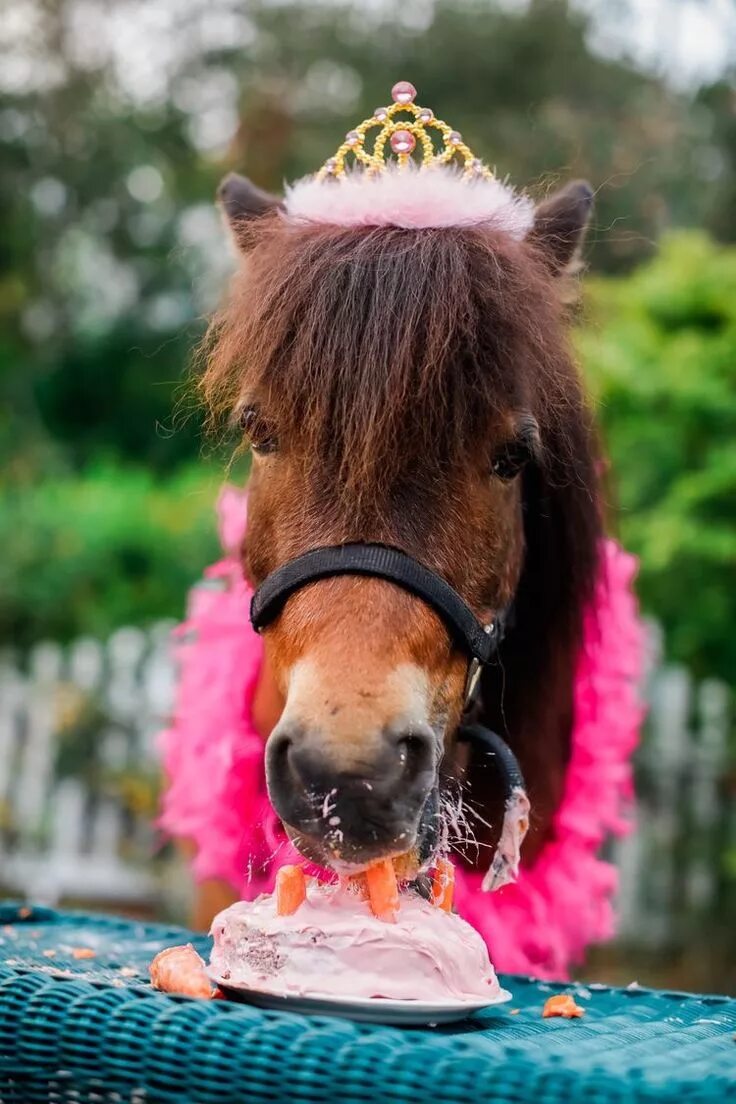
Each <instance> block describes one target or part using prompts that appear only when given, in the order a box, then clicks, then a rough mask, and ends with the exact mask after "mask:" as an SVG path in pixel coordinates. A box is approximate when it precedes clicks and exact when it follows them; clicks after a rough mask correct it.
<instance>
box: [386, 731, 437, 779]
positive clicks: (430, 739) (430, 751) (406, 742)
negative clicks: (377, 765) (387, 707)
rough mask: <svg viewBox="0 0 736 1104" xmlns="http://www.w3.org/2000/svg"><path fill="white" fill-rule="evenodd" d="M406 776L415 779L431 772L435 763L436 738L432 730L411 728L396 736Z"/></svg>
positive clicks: (400, 759) (400, 760)
mask: <svg viewBox="0 0 736 1104" xmlns="http://www.w3.org/2000/svg"><path fill="white" fill-rule="evenodd" d="M394 740H395V743H396V748H397V751H398V756H399V762H400V763H401V765H402V767H403V771H404V774H407V775H409V776H410V777H413V776H414V775H416V774H420V773H421V772H422V771H425V770H429V769H431V768H432V767H433V766H434V761H435V738H434V733H433V732H432V730H431V729H430V728H424V727H421V728H416V727H415V728H411V729H407V730H406V731H404V732H400V733H398V734H394Z"/></svg>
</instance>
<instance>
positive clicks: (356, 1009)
mask: <svg viewBox="0 0 736 1104" xmlns="http://www.w3.org/2000/svg"><path fill="white" fill-rule="evenodd" d="M211 976H212V975H211ZM212 980H213V981H214V982H215V983H216V984H217V985H219V987H220V988H221V989H222V990H223V992H225V993H226V994H227V996H228V997H231V998H233V999H234V1000H239V1001H243V1002H245V1003H246V1004H254V1005H256V1007H257V1008H270V1009H276V1010H277V1011H280V1012H303V1013H305V1014H306V1015H309V1016H342V1017H343V1018H344V1019H346V1020H360V1021H362V1022H363V1023H380V1024H393V1025H397V1026H398V1025H402V1024H403V1025H404V1026H407V1027H409V1026H413V1027H426V1026H432V1027H433V1026H434V1025H435V1024H447V1023H456V1022H457V1021H458V1020H465V1019H467V1018H468V1016H472V1015H473V1013H475V1012H482V1011H483V1010H484V1009H485V1008H492V1007H493V1006H494V1005H496V1004H505V1003H506V1001H510V1000H511V994H510V993H508V992H507V991H506V990H505V989H501V990H500V991H499V992H498V993H497V995H496V996H495V997H494V998H493V999H492V1000H477V1001H442V1002H431V1001H418V1000H417V1001H412V1000H388V999H386V998H384V997H371V998H361V999H356V1000H352V999H350V998H349V997H299V996H295V995H292V994H285V995H284V994H281V993H264V992H262V991H261V990H258V989H245V988H241V987H239V986H232V985H228V983H227V982H223V981H221V980H220V979H219V978H217V977H214V976H212Z"/></svg>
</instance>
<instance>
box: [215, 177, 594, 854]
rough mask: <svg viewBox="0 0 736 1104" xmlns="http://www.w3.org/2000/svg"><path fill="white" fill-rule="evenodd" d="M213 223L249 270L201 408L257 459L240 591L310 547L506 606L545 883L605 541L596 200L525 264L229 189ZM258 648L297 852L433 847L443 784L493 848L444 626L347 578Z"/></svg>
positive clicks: (562, 213) (457, 655)
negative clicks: (429, 838) (545, 855)
mask: <svg viewBox="0 0 736 1104" xmlns="http://www.w3.org/2000/svg"><path fill="white" fill-rule="evenodd" d="M220 199H221V202H222V205H223V208H224V211H225V213H226V216H227V218H228V221H229V223H230V226H231V228H232V232H233V234H234V236H235V239H236V241H237V243H238V245H239V247H240V250H241V255H242V264H241V266H240V270H239V271H238V273H237V274H236V276H235V278H234V281H233V285H232V290H231V294H230V297H229V301H228V302H227V304H226V306H225V308H224V310H223V311H222V312H221V314H220V315H219V316H218V317H217V318H216V319H215V320H214V321H213V324H212V327H211V331H210V340H209V346H208V362H207V366H206V370H205V372H204V376H203V379H202V389H203V393H204V396H205V399H206V401H207V403H208V404H209V406H210V408H211V410H212V411H213V413H214V414H216V415H220V414H223V413H225V414H227V415H229V416H230V415H232V416H234V417H235V418H236V419H237V421H238V423H239V425H240V426H242V432H243V433H244V435H245V436H246V438H247V441H248V442H249V443H250V446H251V448H252V450H253V471H252V475H251V480H250V487H249V521H248V537H247V545H246V548H245V550H244V569H245V572H246V574H247V576H248V578H249V579H250V580H251V581H252V582H253V584H254V585H257V584H259V583H260V582H261V581H262V580H263V579H264V578H265V577H266V576H267V575H268V574H269V573H270V572H272V571H273V570H274V569H275V568H276V567H278V566H279V565H281V564H283V563H285V562H286V561H288V560H290V559H291V558H293V557H295V556H297V555H299V554H300V553H303V552H305V551H307V550H308V549H311V548H315V547H318V546H323V545H334V544H339V543H342V542H349V541H372V542H381V543H384V544H388V545H392V546H394V547H397V548H399V549H402V550H404V551H405V552H407V553H408V554H409V555H411V556H412V557H414V558H415V559H417V560H419V561H421V562H422V563H424V564H426V565H427V566H428V567H430V568H431V569H433V570H434V571H435V572H437V573H438V574H440V575H441V576H443V577H444V579H446V580H447V581H448V582H449V583H451V584H452V586H453V587H455V589H456V590H457V591H459V593H460V594H461V595H462V596H463V598H464V599H465V600H466V602H467V603H468V604H469V605H470V606H471V607H472V609H473V610H474V611H475V612H476V614H477V615H478V616H479V617H480V618H482V619H483V620H485V621H487V620H488V619H489V618H490V617H492V616H493V615H494V613H495V612H496V611H498V610H499V609H501V608H503V607H505V606H506V605H508V604H509V603H511V602H512V601H513V619H512V623H511V625H510V627H509V629H508V631H507V634H506V638H505V640H504V642H503V644H502V647H501V649H500V652H499V654H498V657H497V660H496V662H495V663H494V664H493V665H492V666H490V667H488V668H486V669H485V671H484V674H483V677H482V686H481V697H480V703H479V705H478V707H477V708H478V711H479V719H481V720H482V721H483V722H484V723H485V724H487V725H488V726H489V727H490V728H492V729H494V730H495V731H497V732H499V733H500V734H501V735H502V736H504V738H505V739H506V740H507V741H508V742H509V744H510V745H511V747H512V748H513V749H514V751H515V752H516V754H517V756H518V758H519V760H520V762H521V765H522V768H523V770H524V773H525V776H526V780H527V785H528V791H529V795H530V798H531V802H532V809H533V816H532V824H531V831H530V834H529V837H528V843H527V847H526V855H525V861H526V862H527V863H533V862H534V859H535V856H536V855H537V854H538V852H539V849H540V847H541V845H542V844H543V843H544V841H545V839H546V838H547V837H548V834H549V832H550V830H551V819H552V816H553V813H554V810H555V808H556V806H557V805H558V802H559V801H560V797H561V791H562V785H563V781H564V775H565V768H566V764H567V761H568V757H569V751H570V731H571V723H572V685H573V674H574V668H575V661H576V653H577V650H578V646H579V641H580V634H581V622H582V613H583V609H584V607H585V605H586V603H587V602H588V600H589V598H590V596H591V592H592V588H593V584H594V581H595V578H596V572H597V565H598V554H599V543H600V542H599V537H600V531H601V517H600V500H599V488H598V481H597V472H598V458H597V450H596V440H595V434H594V432H593V428H592V423H591V417H590V415H589V412H588V410H587V408H586V405H585V399H584V396H583V393H582V389H581V383H580V380H579V377H578V373H577V371H576V368H575V366H574V364H573V361H572V358H571V355H570V350H569V347H568V343H567V339H566V335H565V317H564V314H565V308H564V306H563V299H564V298H565V297H564V296H563V295H562V294H561V289H562V285H563V283H564V277H565V275H566V274H567V273H568V272H569V271H570V269H571V267H573V266H574V264H575V262H576V258H577V255H578V251H579V247H580V244H581V241H582V238H583V235H584V232H585V227H586V224H587V222H588V218H589V214H590V209H591V204H592V192H591V189H590V188H589V186H588V185H587V184H585V183H582V182H576V183H572V184H569V185H568V186H567V187H566V188H564V189H563V190H562V191H560V192H559V193H557V194H556V195H554V196H552V197H551V198H548V199H547V200H545V201H544V202H542V203H541V204H540V205H539V206H538V207H537V209H536V214H535V220H534V225H533V228H532V230H531V232H530V233H529V235H528V236H527V238H526V240H524V241H515V240H512V238H511V237H510V236H507V235H505V234H504V233H503V232H502V231H500V230H496V231H493V230H491V229H488V228H483V227H479V226H472V227H463V228H460V227H450V228H439V229H400V228H397V227H391V226H376V227H354V226H353V227H344V226H336V225H334V226H333V225H328V224H325V223H309V222H306V221H302V222H298V221H293V220H289V219H287V218H284V217H283V216H282V214H281V211H280V203H279V200H277V199H276V198H275V197H272V196H269V195H267V194H266V193H264V192H262V191H260V190H259V189H257V188H255V187H254V186H253V185H252V184H251V183H250V182H249V181H247V180H245V179H243V178H242V177H236V176H230V177H228V178H227V179H226V180H225V181H224V183H223V185H222V188H221V191H220ZM264 644H265V657H266V660H265V668H264V670H265V672H266V674H265V676H264V681H263V683H262V686H261V689H260V693H259V703H260V705H259V708H260V712H261V715H262V716H265V719H264V720H263V721H262V724H263V727H264V728H266V729H267V730H270V729H271V727H272V726H273V731H272V732H271V734H270V736H269V738H268V741H267V744H266V768H267V778H268V785H269V792H270V795H271V799H272V801H273V804H274V806H275V808H276V811H277V812H278V814H279V816H280V817H281V818H282V819H283V821H284V823H285V825H286V826H287V829H288V831H289V833H290V835H291V836H292V838H293V839H294V840H295V842H296V843H297V845H298V847H299V848H300V849H301V850H302V852H303V853H305V854H306V855H308V856H310V857H312V858H314V859H316V860H318V861H320V862H322V863H326V864H332V865H335V863H336V862H338V863H339V862H344V863H349V864H353V865H358V866H359V865H361V864H365V863H367V862H369V861H372V860H374V859H375V858H377V857H382V856H388V855H395V854H397V853H400V852H406V851H408V850H411V849H412V848H415V847H416V846H418V845H422V843H423V836H425V835H426V834H429V835H431V834H432V826H431V823H430V822H431V820H432V818H431V817H428V816H426V815H423V814H426V809H427V807H428V803H429V802H430V799H431V796H432V795H433V794H435V793H436V788H437V786H438V784H439V785H440V786H441V788H442V789H443V791H445V792H447V790H448V787H449V788H450V790H451V789H452V787H453V785H455V786H457V785H462V786H463V788H464V791H465V794H466V806H469V808H470V809H471V810H473V811H474V813H475V814H476V820H477V822H476V824H475V832H474V834H475V835H476V836H477V838H478V841H479V842H480V844H481V845H488V844H491V843H493V842H494V838H495V837H494V833H497V831H498V829H499V827H500V823H501V805H500V790H499V787H498V782H497V779H496V776H495V773H494V772H493V771H492V770H489V769H488V767H487V766H486V765H485V763H484V756H483V755H482V754H480V753H478V752H470V753H467V752H466V753H463V749H461V748H459V747H458V746H457V745H456V742H455V739H454V735H455V732H456V729H457V726H458V723H459V720H460V716H461V711H462V706H463V691H464V683H465V678H466V672H467V658H466V656H465V655H464V654H463V653H462V652H461V651H459V650H458V649H457V647H456V646H455V645H454V644H453V641H452V640H451V638H450V635H449V634H448V631H447V629H446V627H445V626H444V624H443V622H442V621H441V620H440V619H439V618H438V616H437V615H436V614H435V613H434V612H433V611H432V610H431V609H430V608H429V607H428V606H427V605H425V604H424V603H423V602H422V601H420V600H419V599H417V598H415V597H413V596H412V595H410V594H408V593H407V592H405V591H404V590H402V589H399V588H398V587H397V586H395V585H394V584H392V583H389V582H385V581H382V580H378V579H375V578H356V577H341V578H332V579H328V580H324V581H321V582H318V583H313V584H311V585H309V586H307V587H305V588H304V589H302V590H301V591H299V592H298V593H296V594H294V595H293V596H292V597H291V598H290V599H289V601H288V602H287V604H286V606H285V608H284V610H283V612H282V613H281V615H280V616H279V617H278V619H277V620H276V621H275V622H274V623H273V624H272V625H271V626H270V627H269V628H268V629H267V630H266V632H265V634H264ZM269 698H270V705H269V704H268V701H267V699H269ZM264 702H265V703H266V704H265V705H264ZM257 704H258V703H257ZM326 804H327V806H328V811H329V814H330V815H329V816H327V815H325V805H326ZM435 819H436V818H435ZM424 842H426V841H424ZM487 854H490V852H488V853H487ZM465 857H466V861H467V862H469V863H474V862H478V861H480V863H481V864H482V862H483V856H481V858H480V860H479V859H478V852H477V850H474V851H472V852H471V851H467V852H466V856H465ZM486 861H487V858H486Z"/></svg>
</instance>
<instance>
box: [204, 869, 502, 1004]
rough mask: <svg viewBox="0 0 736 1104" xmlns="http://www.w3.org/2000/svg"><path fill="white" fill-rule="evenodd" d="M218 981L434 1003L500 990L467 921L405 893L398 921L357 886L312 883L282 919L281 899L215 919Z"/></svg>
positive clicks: (268, 989)
mask: <svg viewBox="0 0 736 1104" xmlns="http://www.w3.org/2000/svg"><path fill="white" fill-rule="evenodd" d="M211 934H212V936H213V938H214V947H213V950H212V958H211V962H210V975H211V977H212V978H213V980H215V981H217V982H221V983H223V984H224V985H226V986H227V985H231V986H233V987H234V988H248V989H252V990H258V991H261V992H265V993H271V994H277V995H283V996H287V995H288V996H299V997H328V998H333V999H334V998H342V999H366V998H373V997H383V998H386V999H391V1000H420V1001H425V1002H428V1003H448V1002H477V1003H480V1002H485V1001H487V1002H491V1001H493V1000H494V999H497V998H498V996H499V995H500V993H501V989H500V986H499V984H498V980H497V978H496V975H495V972H494V970H493V967H492V965H491V962H490V959H489V957H488V951H487V950H486V946H485V943H484V942H483V940H482V938H481V937H480V935H478V933H477V932H476V931H475V930H474V929H473V928H471V927H470V925H469V924H467V923H466V922H465V921H464V920H462V919H461V918H460V917H459V916H457V915H455V914H453V913H449V912H445V911H443V910H442V909H439V908H436V907H435V906H434V905H432V904H430V903H429V902H428V901H424V900H423V899H422V898H421V897H419V896H418V895H416V894H414V893H402V895H401V905H400V908H399V910H398V913H397V916H396V922H395V923H386V922H385V921H384V920H380V919H378V918H377V917H376V916H374V915H373V913H372V912H371V908H370V906H369V904H368V902H367V901H364V900H362V899H361V898H360V896H359V895H358V894H356V893H355V892H353V891H351V890H350V889H347V888H344V887H342V886H335V885H327V886H326V885H319V884H318V883H317V882H311V883H310V884H309V886H308V887H307V891H306V899H305V900H304V901H303V902H302V904H301V905H300V906H299V908H298V909H297V910H296V911H295V912H294V913H293V914H291V915H286V916H283V915H282V916H280V915H278V914H277V911H276V902H275V899H274V897H271V896H262V897H259V898H258V899H257V900H256V901H240V902H238V904H235V905H231V907H230V908H227V909H225V910H224V912H221V913H220V914H219V915H218V916H216V917H215V919H214V921H213V923H212V930H211Z"/></svg>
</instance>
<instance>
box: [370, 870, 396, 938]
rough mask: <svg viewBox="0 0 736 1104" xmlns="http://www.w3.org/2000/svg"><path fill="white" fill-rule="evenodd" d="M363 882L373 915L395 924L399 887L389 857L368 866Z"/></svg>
mask: <svg viewBox="0 0 736 1104" xmlns="http://www.w3.org/2000/svg"><path fill="white" fill-rule="evenodd" d="M365 883H366V886H367V887H368V900H369V901H370V904H371V909H372V911H373V915H374V916H376V917H378V919H379V920H385V921H386V922H387V923H389V924H395V923H396V913H397V912H398V911H399V887H398V885H397V884H396V871H395V870H394V864H393V862H392V861H391V859H383V860H382V861H381V862H378V863H376V864H375V866H369V867H368V869H367V870H366V872H365Z"/></svg>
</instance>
